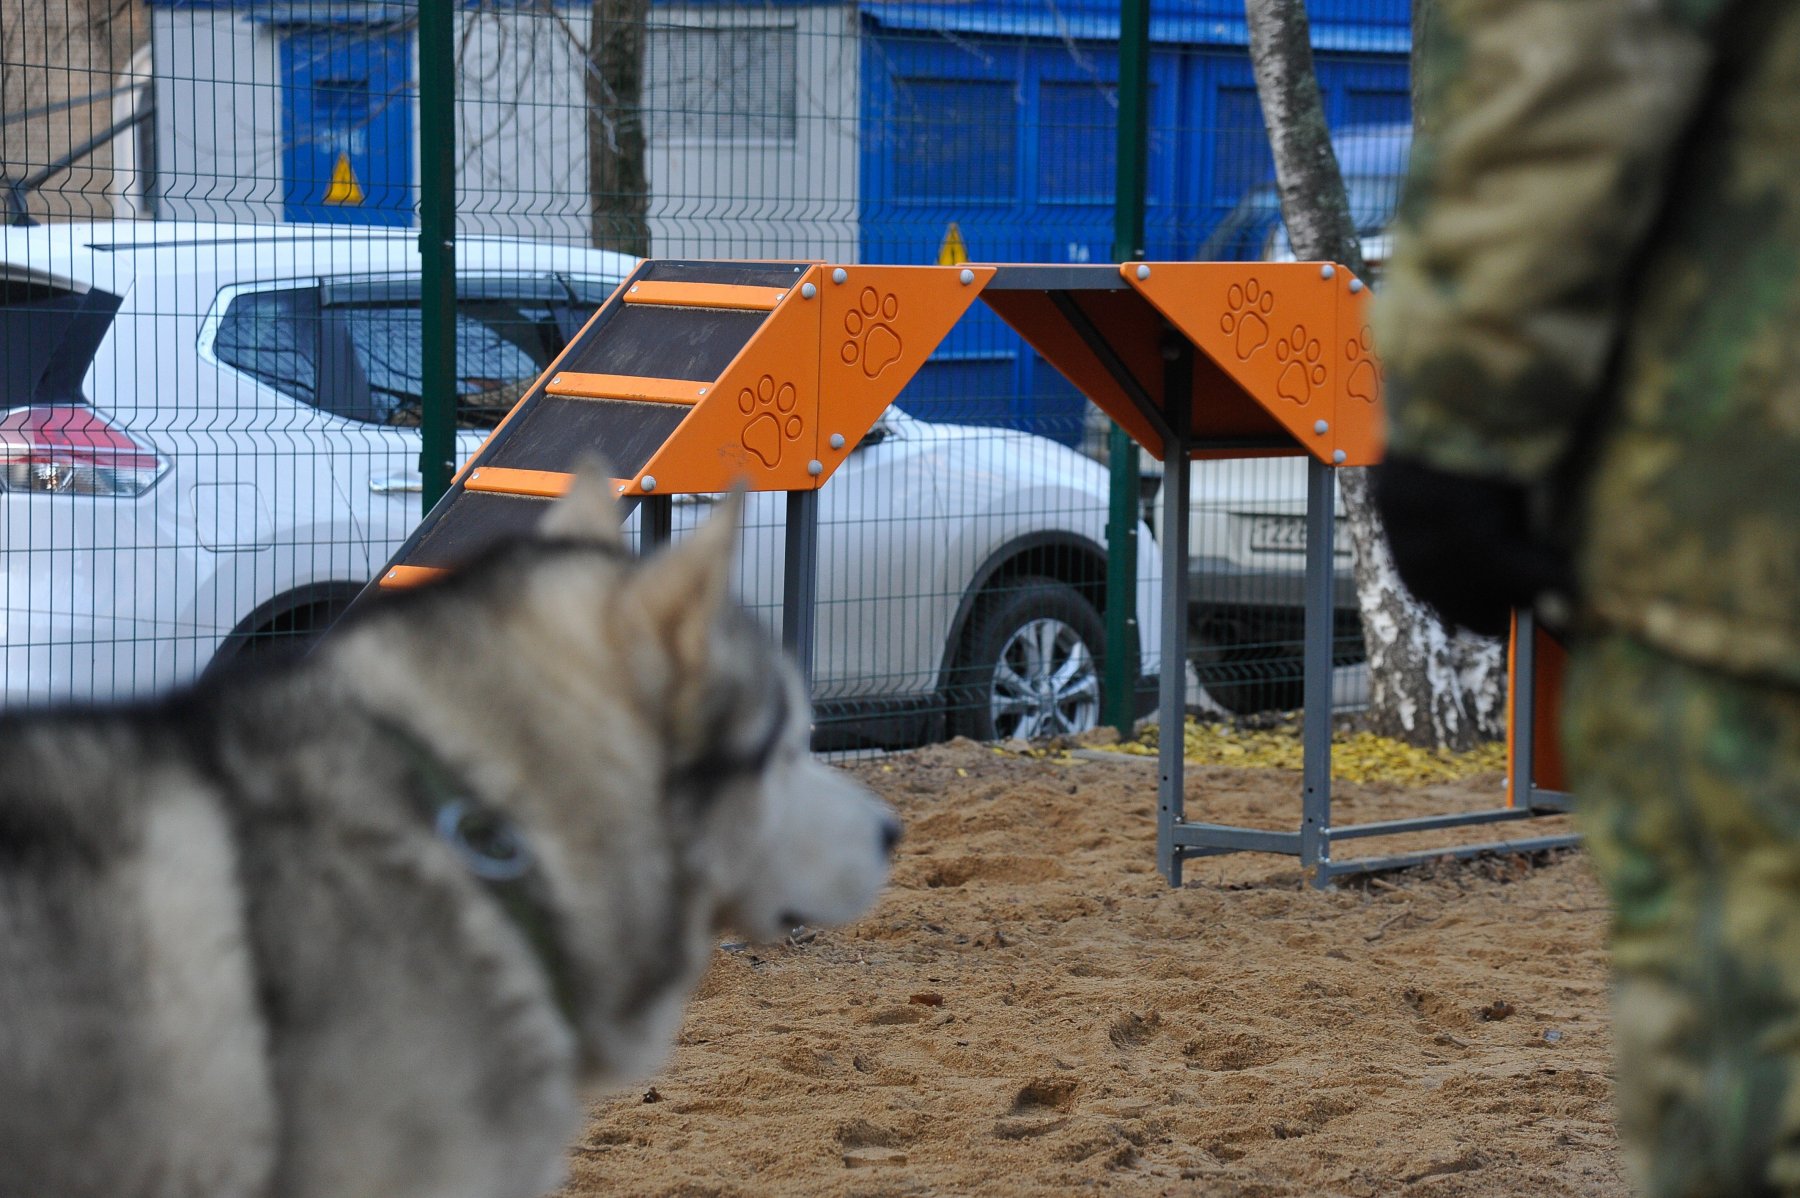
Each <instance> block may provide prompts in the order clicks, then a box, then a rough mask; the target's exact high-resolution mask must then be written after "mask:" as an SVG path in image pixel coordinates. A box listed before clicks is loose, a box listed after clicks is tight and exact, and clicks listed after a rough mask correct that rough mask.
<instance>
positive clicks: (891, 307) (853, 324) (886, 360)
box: [843, 287, 900, 378]
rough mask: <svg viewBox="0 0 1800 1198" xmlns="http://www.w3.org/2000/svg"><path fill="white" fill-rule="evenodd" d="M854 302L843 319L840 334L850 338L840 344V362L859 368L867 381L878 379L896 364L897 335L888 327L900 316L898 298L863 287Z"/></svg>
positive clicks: (898, 341)
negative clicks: (841, 345) (856, 301)
mask: <svg viewBox="0 0 1800 1198" xmlns="http://www.w3.org/2000/svg"><path fill="white" fill-rule="evenodd" d="M857 298H858V303H857V306H856V307H854V308H852V309H850V312H849V314H848V315H846V316H845V317H844V332H846V333H848V334H850V338H849V340H847V341H845V342H844V348H843V356H844V362H845V364H846V365H850V366H855V365H858V364H860V365H861V366H862V372H863V374H864V376H865V377H867V378H879V377H880V375H881V372H882V371H884V370H886V369H887V368H888V367H889V366H892V365H893V364H894V363H895V362H898V361H899V360H900V334H899V333H897V332H895V331H894V327H893V326H892V325H891V324H889V323H888V322H889V321H891V320H893V319H894V318H895V317H896V316H898V315H900V297H899V296H897V295H895V294H893V293H892V292H889V293H888V294H886V295H882V294H880V293H879V292H877V291H876V290H875V289H874V288H873V287H864V288H863V289H862V295H860V296H859V297H857Z"/></svg>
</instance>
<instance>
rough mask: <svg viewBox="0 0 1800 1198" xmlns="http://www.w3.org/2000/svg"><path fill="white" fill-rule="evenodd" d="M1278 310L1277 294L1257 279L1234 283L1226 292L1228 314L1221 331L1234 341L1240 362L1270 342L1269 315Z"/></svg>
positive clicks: (1220, 321) (1222, 323) (1221, 321)
mask: <svg viewBox="0 0 1800 1198" xmlns="http://www.w3.org/2000/svg"><path fill="white" fill-rule="evenodd" d="M1274 310H1275V293H1274V292H1273V291H1270V290H1269V289H1268V288H1266V287H1264V286H1263V285H1262V283H1260V282H1259V281H1257V280H1256V279H1254V278H1253V279H1251V280H1250V281H1249V282H1247V283H1242V284H1239V283H1233V284H1232V285H1231V289H1230V290H1228V291H1227V292H1226V293H1225V315H1223V316H1221V317H1219V328H1220V329H1221V330H1222V331H1223V332H1224V334H1225V335H1226V336H1227V337H1231V338H1232V339H1233V341H1232V344H1233V347H1234V348H1235V349H1236V350H1237V356H1238V360H1239V361H1245V360H1247V359H1248V358H1249V357H1250V355H1251V354H1253V353H1255V352H1256V351H1257V350H1259V349H1261V348H1262V347H1263V346H1265V345H1267V344H1268V343H1269V321H1268V319H1267V318H1268V315H1269V313H1270V312H1273V311H1274Z"/></svg>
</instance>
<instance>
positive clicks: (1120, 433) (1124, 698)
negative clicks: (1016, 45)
mask: <svg viewBox="0 0 1800 1198" xmlns="http://www.w3.org/2000/svg"><path fill="white" fill-rule="evenodd" d="M1149 75H1150V0H1124V2H1123V4H1121V6H1120V9H1119V127H1118V150H1117V161H1118V176H1117V181H1116V183H1115V185H1114V192H1113V258H1114V260H1115V261H1119V262H1128V261H1131V260H1132V259H1134V258H1142V257H1143V256H1144V190H1145V176H1146V167H1145V163H1146V160H1147V158H1148V156H1149V141H1150V79H1149ZM1107 457H1108V460H1109V462H1110V463H1111V471H1112V488H1111V496H1110V503H1109V512H1108V515H1107V522H1106V540H1107V553H1106V644H1107V646H1108V652H1107V655H1106V711H1105V712H1104V713H1103V714H1104V716H1105V719H1106V722H1107V723H1109V724H1111V725H1112V726H1113V727H1114V728H1117V729H1118V730H1119V735H1120V736H1128V735H1130V733H1131V724H1132V717H1133V716H1134V715H1135V714H1136V710H1137V702H1136V700H1137V696H1136V689H1137V674H1138V671H1137V663H1138V626H1137V563H1138V543H1137V526H1138V503H1139V501H1140V500H1139V495H1138V451H1137V446H1136V445H1135V444H1134V443H1133V442H1132V440H1131V436H1130V435H1129V434H1128V433H1126V431H1125V430H1124V429H1122V428H1120V427H1119V426H1118V425H1117V424H1115V425H1113V426H1112V431H1111V433H1110V434H1109V435H1108V438H1107Z"/></svg>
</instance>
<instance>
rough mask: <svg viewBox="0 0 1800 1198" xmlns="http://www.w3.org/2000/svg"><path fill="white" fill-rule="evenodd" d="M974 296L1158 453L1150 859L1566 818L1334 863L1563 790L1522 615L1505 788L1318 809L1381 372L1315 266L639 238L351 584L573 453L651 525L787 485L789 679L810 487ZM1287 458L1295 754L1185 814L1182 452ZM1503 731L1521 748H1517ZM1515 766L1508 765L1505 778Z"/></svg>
mask: <svg viewBox="0 0 1800 1198" xmlns="http://www.w3.org/2000/svg"><path fill="white" fill-rule="evenodd" d="M977 298H980V299H981V300H983V301H985V302H986V303H987V304H988V306H989V307H990V308H992V309H993V310H994V311H995V312H996V313H997V314H998V315H999V316H1000V317H1001V318H1002V319H1003V320H1005V321H1006V322H1007V323H1008V324H1010V325H1011V326H1012V327H1013V328H1014V329H1016V330H1017V331H1018V332H1019V333H1020V334H1021V335H1022V336H1023V337H1024V338H1025V340H1026V341H1027V342H1029V343H1030V344H1031V345H1032V346H1033V347H1034V348H1035V349H1036V350H1037V351H1038V352H1039V353H1040V354H1042V355H1043V356H1044V358H1045V359H1046V360H1047V361H1049V362H1050V364H1051V365H1053V366H1055V367H1056V368H1057V370H1059V371H1060V372H1061V373H1062V374H1063V375H1064V376H1065V377H1066V378H1068V379H1069V381H1070V382H1071V383H1073V384H1074V385H1075V386H1076V387H1077V388H1079V389H1080V390H1081V391H1082V392H1083V393H1084V394H1086V395H1087V396H1088V398H1090V399H1091V400H1093V402H1094V403H1096V404H1097V405H1099V406H1100V407H1101V408H1102V409H1103V410H1104V411H1105V412H1106V413H1107V414H1108V415H1109V416H1111V417H1112V418H1113V419H1114V420H1116V421H1118V422H1119V424H1120V425H1121V426H1122V427H1124V428H1125V429H1126V430H1127V431H1128V432H1129V433H1130V434H1131V436H1132V437H1133V438H1134V439H1135V440H1136V441H1137V443H1138V444H1140V445H1142V446H1143V447H1144V448H1145V449H1146V450H1148V451H1149V452H1150V453H1151V454H1152V455H1153V456H1155V457H1156V458H1158V459H1160V460H1162V461H1163V462H1164V463H1165V475H1164V486H1163V510H1162V521H1161V526H1160V534H1161V543H1162V554H1163V592H1162V596H1161V601H1162V610H1163V636H1164V641H1163V653H1162V658H1163V663H1164V664H1163V668H1162V678H1161V690H1160V695H1159V701H1158V709H1159V712H1160V719H1161V725H1162V728H1163V729H1165V733H1164V735H1163V736H1162V737H1161V742H1160V744H1161V748H1160V756H1159V766H1160V769H1159V780H1158V804H1157V812H1158V814H1157V865H1158V868H1159V870H1160V871H1161V872H1162V874H1163V876H1164V877H1165V878H1166V879H1167V880H1168V881H1169V883H1170V884H1171V885H1180V883H1181V876H1182V863H1183V862H1184V861H1186V860H1188V859H1190V858H1197V857H1205V856H1211V855H1216V854H1220V853H1232V852H1266V853H1278V854H1286V855H1290V856H1295V857H1297V858H1299V860H1300V862H1301V864H1302V866H1303V867H1304V868H1305V869H1307V870H1308V871H1310V872H1311V873H1312V875H1313V877H1314V879H1315V881H1317V882H1318V883H1319V884H1321V885H1323V884H1326V883H1328V882H1329V881H1330V880H1331V879H1332V878H1333V877H1337V876H1340V875H1343V874H1348V873H1356V872H1364V871H1368V870H1372V869H1390V868H1397V867H1400V866H1404V865H1409V864H1415V863H1418V862H1422V861H1425V860H1429V859H1431V858H1435V857H1441V856H1445V855H1454V856H1471V855H1475V854H1479V853H1488V852H1495V851H1509V852H1528V851H1533V850H1537V849H1544V848H1552V847H1560V846H1563V845H1566V844H1570V843H1573V842H1574V839H1575V838H1574V837H1572V836H1566V835H1564V836H1547V837H1538V838H1533V839H1524V840H1514V841H1507V842H1495V843H1486V844H1478V845H1461V846H1455V847H1452V848H1435V849H1424V850H1418V851H1415V852H1409V853H1404V854H1399V855H1393V856H1385V857H1380V858H1360V859H1348V860H1340V859H1337V858H1335V857H1334V856H1333V853H1332V849H1333V846H1334V845H1335V844H1336V843H1338V842H1341V841H1347V840H1353V839H1359V838H1365V837H1377V836H1396V835H1405V834H1411V833H1421V832H1430V831H1433V830H1436V829H1442V828H1452V827H1460V826H1468V825H1478V824H1489V823H1501V822H1510V821H1514V820H1520V819H1528V818H1530V817H1532V816H1535V815H1539V814H1548V813H1552V812H1557V811H1561V810H1563V809H1564V808H1565V807H1566V802H1565V796H1563V795H1562V794H1560V793H1559V792H1556V791H1554V790H1553V789H1551V788H1550V787H1548V786H1546V787H1542V788H1540V787H1538V786H1536V785H1535V782H1534V779H1535V778H1536V777H1537V776H1538V775H1537V773H1536V770H1537V758H1536V756H1535V755H1534V754H1536V753H1537V752H1538V751H1539V750H1540V749H1547V748H1548V746H1547V744H1546V742H1545V741H1544V737H1543V735H1542V734H1541V733H1540V732H1539V725H1540V720H1539V719H1538V717H1537V716H1536V714H1535V708H1534V707H1533V704H1534V702H1535V701H1536V699H1537V696H1538V694H1539V691H1540V689H1541V688H1540V686H1539V685H1538V682H1539V681H1540V678H1539V677H1538V676H1537V675H1534V674H1533V673H1532V671H1533V668H1534V667H1533V663H1534V662H1535V661H1537V660H1538V658H1539V657H1540V656H1541V655H1540V654H1539V653H1537V652H1536V646H1537V645H1538V643H1539V642H1538V639H1537V636H1538V634H1536V633H1534V632H1533V631H1532V630H1530V629H1529V627H1528V628H1527V630H1526V632H1525V634H1524V635H1523V636H1522V638H1520V639H1521V641H1522V643H1523V644H1524V646H1525V649H1526V651H1525V652H1523V653H1519V654H1515V658H1514V663H1515V670H1517V669H1518V668H1519V667H1520V666H1523V668H1524V676H1522V677H1519V678H1516V679H1515V683H1516V684H1523V685H1515V688H1514V699H1513V708H1512V714H1513V727H1514V729H1515V734H1514V736H1513V750H1514V768H1513V771H1512V773H1513V783H1512V785H1511V787H1510V789H1509V792H1508V802H1507V804H1506V805H1505V806H1502V807H1498V808H1495V809H1492V810H1487V811H1478V812H1456V813H1446V814H1442V815H1434V816H1423V817H1419V818H1414V819H1404V820H1389V821H1384V822H1381V823H1372V824H1346V825H1336V824H1334V823H1333V822H1332V814H1331V665H1332V663H1331V639H1332V620H1333V602H1332V599H1333V594H1332V592H1333V581H1334V571H1333V551H1334V545H1333V542H1334V539H1335V513H1334V508H1335V503H1336V501H1335V485H1334V475H1333V471H1335V470H1336V469H1338V468H1340V467H1355V466H1367V465H1371V464H1373V463H1374V462H1375V461H1377V460H1378V459H1379V457H1380V454H1381V430H1382V396H1381V368H1380V363H1379V360H1378V358H1377V356H1376V354H1375V352H1374V346H1373V343H1372V340H1371V337H1370V333H1369V327H1368V323H1367V316H1366V307H1367V303H1368V299H1369V296H1368V291H1367V289H1366V288H1365V287H1364V285H1363V283H1362V281H1361V280H1359V279H1357V278H1355V277H1354V276H1352V275H1351V274H1350V272H1349V271H1347V270H1346V269H1344V268H1343V267H1342V266H1339V265H1336V264H1334V263H1320V262H1291V263H1268V262H1259V263H1237V262H1219V263H1213V262H1128V263H1125V264H1123V265H1120V266H1112V265H1092V266H1089V265H1080V266H1049V265H974V264H970V265H964V266H913V267H908V266H862V265H833V264H830V263H825V262H683V261H659V260H652V261H647V262H644V263H642V264H641V265H640V266H639V267H638V269H637V270H636V271H634V272H633V273H632V275H631V276H630V277H629V278H627V279H626V280H625V281H624V282H623V283H622V284H621V285H620V286H619V288H618V289H617V290H616V291H615V292H614V293H613V295H612V296H611V297H610V298H609V299H608V300H607V302H606V303H605V304H604V305H603V306H602V307H601V308H600V310H599V311H598V312H597V313H596V314H595V315H594V317H593V318H592V319H591V320H590V321H589V322H588V324H587V325H586V326H585V327H584V328H583V329H582V330H581V332H580V333H579V334H577V336H576V337H575V338H574V339H573V340H571V342H570V343H569V345H568V347H567V348H566V349H565V350H564V351H563V353H562V354H561V355H560V356H559V357H558V358H557V359H556V361H555V362H553V363H552V364H551V365H550V367H549V369H548V370H547V371H546V372H545V373H544V375H543V376H542V377H541V378H539V379H538V380H537V382H536V383H534V384H533V386H532V387H531V389H530V390H529V391H528V392H527V393H526V394H525V396H524V397H523V398H522V399H521V400H520V401H519V403H518V404H517V405H516V406H515V408H514V409H513V411H512V412H511V413H509V414H508V416H507V417H506V419H505V420H503V421H502V422H501V424H500V425H499V427H497V428H496V429H495V430H494V432H493V434H492V435H491V436H490V437H489V438H488V440H487V442H486V444H484V445H483V446H482V448H481V449H480V451H478V452H477V454H476V455H475V457H474V458H473V459H471V460H470V461H469V463H468V464H467V465H465V466H464V467H463V469H462V470H461V472H460V473H459V474H458V475H457V477H456V479H455V482H454V483H453V485H452V487H451V489H450V491H449V492H447V493H446V494H445V496H444V497H443V499H442V500H441V501H440V502H439V503H438V504H437V505H436V506H435V507H434V508H433V509H432V510H431V512H429V513H428V514H427V515H426V517H425V519H424V521H423V522H422V523H421V524H420V525H419V527H418V528H417V529H416V530H415V531H414V533H413V534H412V536H411V537H410V538H408V540H407V541H406V543H405V544H404V545H403V546H402V547H401V549H400V551H399V552H398V553H397V554H396V555H395V557H394V559H393V561H392V562H390V563H389V565H388V566H387V567H386V568H385V569H384V570H383V571H382V572H381V573H380V574H379V575H378V576H377V578H376V581H375V583H373V584H371V585H372V586H377V587H403V586H409V585H413V584H416V583H417V582H419V581H422V580H424V579H428V578H430V577H433V576H435V575H436V574H437V573H439V572H441V571H443V570H446V569H451V568H454V566H455V565H456V564H457V562H458V561H460V560H464V559H466V557H467V556H468V555H469V554H470V553H472V552H474V551H475V550H476V549H478V548H480V547H481V546H483V545H485V544H487V543H489V542H490V541H492V540H493V539H495V538H497V537H500V536H505V535H508V534H511V533H517V532H521V531H523V530H525V529H526V528H528V527H530V526H531V525H532V524H534V523H535V522H536V520H537V519H538V518H539V516H540V515H541V514H542V512H543V510H544V508H545V506H546V504H545V501H546V500H548V499H551V498H554V497H556V496H558V495H560V494H562V493H563V491H564V490H566V488H567V486H568V484H569V481H570V478H571V474H570V472H571V470H572V469H573V467H574V465H575V463H576V462H577V461H578V460H579V459H580V458H581V457H582V456H583V455H585V454H589V453H598V454H600V455H602V456H604V457H605V458H606V459H607V460H608V461H610V462H611V463H612V464H613V467H614V469H615V470H616V471H617V473H618V477H617V478H616V479H615V480H614V485H615V488H616V490H617V492H618V494H619V495H620V496H621V497H622V498H623V499H624V500H625V501H626V502H627V504H629V505H641V506H642V509H643V516H642V520H643V529H644V535H645V536H646V538H647V539H648V540H650V541H652V542H655V541H659V540H666V539H667V537H668V536H669V530H670V524H671V515H670V512H671V509H670V507H669V504H670V497H671V496H673V495H677V494H697V493H707V492H714V491H720V490H724V489H727V488H729V487H730V486H732V485H735V484H737V483H740V482H741V483H744V484H745V485H747V486H749V487H750V488H751V489H753V490H761V491H785V492H787V494H788V496H789V499H788V522H787V546H786V566H785V578H784V581H785V589H784V599H783V639H784V640H785V641H786V642H787V643H788V645H789V647H790V648H791V649H793V651H794V652H795V653H796V655H797V656H798V657H799V660H800V663H801V667H802V670H803V672H805V673H807V674H808V675H809V676H810V673H811V669H810V666H811V656H812V640H813V624H812V621H813V594H814V586H815V574H816V563H817V505H816V501H817V492H818V489H819V488H820V487H822V486H823V485H824V483H825V481H826V480H827V479H829V478H830V477H831V475H832V473H833V472H834V471H835V470H836V469H837V467H838V466H839V465H840V464H841V463H842V462H843V461H844V460H845V458H846V457H848V455H849V454H850V453H851V452H852V451H853V450H854V449H855V447H856V445H857V443H858V442H859V441H860V440H861V439H862V437H863V435H864V434H865V433H866V432H867V431H868V430H869V428H870V427H871V426H872V425H873V424H874V423H875V421H876V420H877V419H879V418H880V416H881V413H882V412H883V411H884V410H885V409H886V407H887V405H888V404H890V403H892V402H893V400H894V398H895V397H896V396H897V395H898V394H899V393H900V390H901V388H902V387H903V386H904V385H905V384H906V382H907V381H908V380H909V379H911V377H912V376H913V374H914V373H915V372H916V371H917V370H918V369H919V368H920V367H921V366H923V365H924V363H925V360H926V359H927V358H928V357H929V356H930V354H931V352H932V351H933V350H934V349H935V348H936V347H937V345H938V343H939V342H940V341H942V340H943V338H944V336H945V335H946V334H947V333H948V332H949V331H950V329H951V327H952V326H953V325H954V324H955V323H956V322H957V321H958V320H959V319H960V318H961V317H962V315H963V313H964V312H966V311H967V310H968V308H969V307H970V306H971V305H972V304H973V303H974V302H975V300H976V299H977ZM1272 456H1304V457H1305V458H1306V461H1307V511H1306V550H1305V552H1306V577H1305V633H1304V645H1303V652H1302V660H1303V665H1304V683H1303V686H1304V692H1303V693H1304V697H1305V703H1304V716H1303V725H1302V731H1301V739H1302V744H1303V749H1304V768H1303V771H1302V779H1301V792H1302V793H1301V817H1300V822H1299V826H1298V827H1297V828H1295V829H1293V830H1291V831H1289V830H1271V829H1265V828H1247V827H1238V826H1233V825H1227V824H1218V823H1210V822H1206V821H1204V820H1192V819H1189V818H1188V817H1187V812H1186V792H1185V779H1184V762H1183V756H1182V748H1183V738H1182V737H1181V735H1180V734H1179V729H1180V728H1181V726H1182V723H1183V720H1184V716H1185V711H1186V676H1185V668H1184V663H1185V661H1186V659H1187V605H1188V498H1189V485H1188V464H1189V463H1190V462H1191V461H1193V460H1195V459H1212V458H1241V457H1272ZM1521 753H1522V755H1521ZM1521 780H1522V781H1521Z"/></svg>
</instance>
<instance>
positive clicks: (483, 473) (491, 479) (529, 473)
mask: <svg viewBox="0 0 1800 1198" xmlns="http://www.w3.org/2000/svg"><path fill="white" fill-rule="evenodd" d="M574 481H575V476H574V475H572V474H564V473H562V472H560V471H557V470H514V469H509V468H506V467H503V466H481V467H478V468H476V469H474V470H471V471H469V477H468V478H466V479H464V480H463V490H465V491H486V492H488V493H489V494H492V495H535V496H537V497H539V498H541V499H560V498H561V497H562V496H564V495H567V494H568V493H569V485H570V484H571V483H572V482H574Z"/></svg>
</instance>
